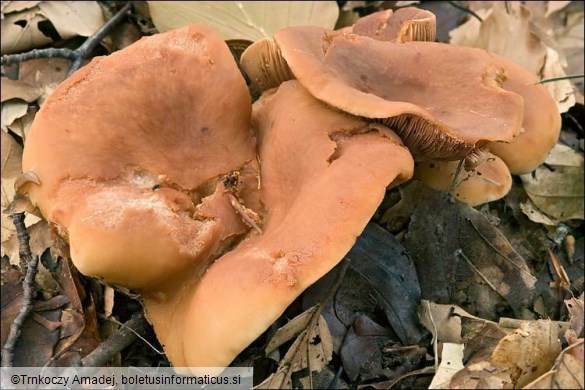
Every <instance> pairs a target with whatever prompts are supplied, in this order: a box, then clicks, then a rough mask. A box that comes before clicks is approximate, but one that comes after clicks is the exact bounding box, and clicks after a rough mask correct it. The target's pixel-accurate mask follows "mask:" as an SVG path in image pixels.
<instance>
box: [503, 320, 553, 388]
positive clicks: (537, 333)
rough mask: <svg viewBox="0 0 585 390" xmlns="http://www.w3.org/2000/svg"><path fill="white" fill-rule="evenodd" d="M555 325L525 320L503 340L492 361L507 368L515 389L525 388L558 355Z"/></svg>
mask: <svg viewBox="0 0 585 390" xmlns="http://www.w3.org/2000/svg"><path fill="white" fill-rule="evenodd" d="M557 328H558V326H556V325H555V324H553V323H552V322H551V321H545V320H539V321H527V322H524V323H523V324H522V325H521V326H520V328H518V329H516V330H514V331H512V332H511V333H509V334H508V335H507V336H506V337H504V338H503V339H502V340H500V343H499V344H498V346H497V347H496V349H495V350H494V353H493V354H492V362H494V363H499V364H502V365H504V366H507V367H508V369H509V372H510V374H511V377H512V379H513V380H514V382H515V386H516V387H524V386H526V385H527V384H528V383H530V382H532V381H533V380H535V379H536V378H538V377H539V376H541V375H542V374H544V373H545V372H547V371H548V370H550V369H551V367H552V366H553V364H554V362H555V359H556V358H557V356H558V355H559V353H560V352H561V342H560V340H559V335H558V333H559V332H558V329H557Z"/></svg>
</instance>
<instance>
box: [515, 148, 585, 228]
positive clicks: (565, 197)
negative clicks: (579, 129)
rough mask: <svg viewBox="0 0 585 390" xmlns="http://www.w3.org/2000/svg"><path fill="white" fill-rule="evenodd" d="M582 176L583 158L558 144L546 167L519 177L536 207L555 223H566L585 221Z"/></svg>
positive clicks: (584, 190)
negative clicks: (578, 220)
mask: <svg viewBox="0 0 585 390" xmlns="http://www.w3.org/2000/svg"><path fill="white" fill-rule="evenodd" d="M583 174H584V164H583V154H582V153H578V152H576V151H574V150H573V149H571V148H570V147H568V146H565V145H562V144H557V145H556V146H555V147H554V148H553V149H552V150H551V152H550V155H549V156H548V157H547V159H546V161H545V164H544V165H542V166H540V167H539V168H537V169H536V171H534V172H532V173H529V174H526V175H521V176H520V177H521V178H522V182H523V183H524V189H525V190H526V193H527V194H528V196H529V197H530V199H531V200H532V202H533V203H534V204H535V205H536V207H538V208H539V209H540V210H541V211H542V212H544V213H545V214H546V215H548V216H550V217H552V218H553V219H556V220H558V221H566V220H569V219H574V218H579V219H583V218H584V217H585V211H584V208H585V207H584V203H583V200H584V198H583V197H584V193H585V184H584V178H583Z"/></svg>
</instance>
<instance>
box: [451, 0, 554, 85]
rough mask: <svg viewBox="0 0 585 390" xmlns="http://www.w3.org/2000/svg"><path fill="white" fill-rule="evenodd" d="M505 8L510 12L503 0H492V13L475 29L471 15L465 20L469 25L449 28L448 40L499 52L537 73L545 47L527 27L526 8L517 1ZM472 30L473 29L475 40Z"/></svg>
mask: <svg viewBox="0 0 585 390" xmlns="http://www.w3.org/2000/svg"><path fill="white" fill-rule="evenodd" d="M509 8H510V13H508V12H506V6H505V5H504V3H502V2H497V1H496V2H493V6H492V10H491V11H492V12H491V13H490V14H489V16H487V17H485V18H484V20H483V23H481V26H479V28H476V26H477V25H478V21H475V20H474V19H475V18H471V19H470V21H469V22H467V23H471V25H472V26H473V28H470V27H463V26H464V25H465V24H464V25H462V27H459V28H458V29H455V30H453V31H452V32H451V33H450V35H451V43H452V44H454V45H460V46H471V47H477V48H480V49H484V50H487V51H490V52H492V53H496V54H499V55H501V56H503V57H506V58H508V59H509V60H511V61H513V62H515V63H517V64H519V65H521V66H523V67H525V68H526V69H528V70H530V71H531V72H533V73H534V74H538V72H539V71H540V69H541V68H542V65H543V64H544V58H545V55H546V48H545V47H544V45H543V44H542V43H541V42H540V39H539V38H538V37H537V36H536V34H534V33H533V32H532V30H531V28H530V19H531V18H530V16H531V15H530V11H529V10H528V9H527V8H526V7H525V6H523V5H520V4H510V7H509ZM472 20H473V21H472ZM461 31H465V34H463V33H461ZM474 32H477V36H476V37H475V39H474V38H473V35H472V34H473V33H474Z"/></svg>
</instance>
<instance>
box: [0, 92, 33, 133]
mask: <svg viewBox="0 0 585 390" xmlns="http://www.w3.org/2000/svg"><path fill="white" fill-rule="evenodd" d="M27 110H28V103H27V102H23V101H22V100H18V99H13V100H9V101H7V102H4V103H2V114H0V115H1V116H2V118H1V121H2V130H4V131H7V129H8V126H10V125H12V124H13V123H14V121H15V120H17V119H18V118H22V117H23V116H25V115H26V112H27Z"/></svg>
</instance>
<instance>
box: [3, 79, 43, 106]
mask: <svg viewBox="0 0 585 390" xmlns="http://www.w3.org/2000/svg"><path fill="white" fill-rule="evenodd" d="M1 90H2V103H4V102H5V101H7V100H10V99H20V100H24V101H25V102H28V103H31V102H34V101H35V100H37V99H38V98H39V96H41V92H40V91H39V89H38V88H37V87H35V86H34V85H30V84H27V83H25V82H22V81H19V80H12V79H9V78H7V77H2V88H1Z"/></svg>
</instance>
